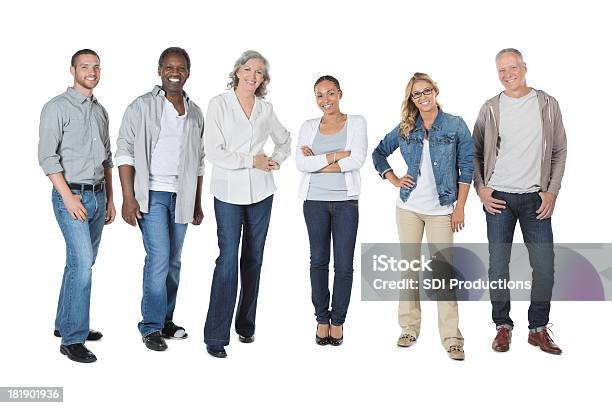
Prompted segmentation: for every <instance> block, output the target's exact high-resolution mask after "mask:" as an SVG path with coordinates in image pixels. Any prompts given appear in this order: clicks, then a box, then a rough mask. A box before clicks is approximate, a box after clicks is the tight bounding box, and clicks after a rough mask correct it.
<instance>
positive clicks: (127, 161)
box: [115, 156, 135, 167]
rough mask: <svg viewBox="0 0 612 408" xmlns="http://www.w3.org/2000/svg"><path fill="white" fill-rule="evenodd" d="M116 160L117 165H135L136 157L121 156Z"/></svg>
mask: <svg viewBox="0 0 612 408" xmlns="http://www.w3.org/2000/svg"><path fill="white" fill-rule="evenodd" d="M115 161H116V162H117V166H123V165H128V166H132V167H134V164H135V163H134V158H133V157H130V156H119V157H115Z"/></svg>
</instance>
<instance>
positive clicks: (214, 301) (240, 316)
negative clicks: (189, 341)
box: [204, 51, 291, 358]
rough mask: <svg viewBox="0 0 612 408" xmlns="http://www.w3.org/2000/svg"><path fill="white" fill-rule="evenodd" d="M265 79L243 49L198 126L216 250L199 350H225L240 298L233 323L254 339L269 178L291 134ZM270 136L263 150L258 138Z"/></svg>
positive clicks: (256, 59)
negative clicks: (268, 149)
mask: <svg viewBox="0 0 612 408" xmlns="http://www.w3.org/2000/svg"><path fill="white" fill-rule="evenodd" d="M269 82H270V74H269V65H268V61H267V60H266V59H265V58H264V57H263V56H262V55H261V54H260V53H258V52H257V51H245V52H244V53H243V54H242V55H241V56H240V58H238V60H237V61H236V63H235V64H234V69H233V70H232V72H231V74H230V82H229V83H228V89H229V90H228V91H227V92H225V93H223V94H221V95H218V96H215V97H214V98H212V99H211V101H210V103H209V105H208V111H207V114H206V121H205V127H204V135H205V142H204V146H205V151H206V157H207V158H208V160H209V161H210V162H211V163H212V164H213V170H212V175H211V181H210V190H211V193H212V194H213V196H214V208H215V218H216V220H217V238H218V241H219V257H218V258H217V260H216V265H215V272H214V275H213V281H212V287H211V290H210V302H209V305H208V315H207V317H206V324H205V325H204V342H205V343H206V350H207V351H208V353H209V354H210V355H212V356H214V357H221V358H223V357H227V353H226V352H225V346H227V345H228V344H229V336H230V326H231V323H232V314H233V311H234V307H235V304H236V295H237V292H238V250H239V248H240V247H241V245H240V244H241V238H242V247H241V253H240V281H241V282H240V299H239V301H238V308H237V310H236V319H235V329H236V332H237V333H238V339H239V340H240V341H241V342H242V343H251V342H253V341H254V339H255V338H254V333H255V312H256V308H257V294H258V291H259V274H260V271H261V264H262V260H263V250H264V245H265V242H266V235H267V233H268V225H269V223H270V213H271V210H272V198H273V194H274V191H275V190H276V186H275V185H274V178H273V177H272V171H274V170H278V169H279V168H280V164H281V163H282V162H283V161H284V160H285V159H286V158H287V157H288V156H289V155H290V153H291V138H290V137H289V132H288V131H287V129H285V128H284V127H283V125H281V123H280V122H279V120H278V118H277V117H276V114H275V113H274V110H273V109H272V104H270V103H269V102H267V101H265V100H264V99H263V98H264V97H265V95H266V92H267V89H266V86H267V85H268V83H269ZM269 137H270V138H272V141H273V142H274V145H275V147H274V152H273V153H272V155H270V156H268V155H266V153H265V152H264V150H263V149H264V145H265V143H266V141H267V140H268V138H269Z"/></svg>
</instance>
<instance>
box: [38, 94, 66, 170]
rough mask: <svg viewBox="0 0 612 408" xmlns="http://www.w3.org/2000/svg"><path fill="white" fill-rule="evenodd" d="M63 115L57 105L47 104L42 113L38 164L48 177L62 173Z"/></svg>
mask: <svg viewBox="0 0 612 408" xmlns="http://www.w3.org/2000/svg"><path fill="white" fill-rule="evenodd" d="M62 127H63V122H62V114H61V111H60V109H59V107H58V106H57V104H56V103H53V102H49V103H47V104H45V106H44V107H43V109H42V112H41V113H40V127H39V131H38V137H39V139H38V163H39V164H40V167H42V169H43V171H44V172H45V174H46V175H49V174H54V173H62V172H63V171H64V168H63V167H62V164H61V163H60V155H59V154H58V148H59V145H60V143H61V142H62Z"/></svg>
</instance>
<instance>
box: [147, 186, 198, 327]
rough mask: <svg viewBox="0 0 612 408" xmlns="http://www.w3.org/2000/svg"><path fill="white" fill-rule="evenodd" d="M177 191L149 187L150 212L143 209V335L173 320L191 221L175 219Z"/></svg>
mask: <svg viewBox="0 0 612 408" xmlns="http://www.w3.org/2000/svg"><path fill="white" fill-rule="evenodd" d="M175 208H176V194H175V193H170V192H166V191H149V212H148V213H142V218H141V219H140V220H138V226H139V227H140V230H141V231H142V242H143V243H144V247H145V251H146V253H147V255H146V257H145V264H144V268H143V278H142V301H141V303H140V309H141V312H142V321H140V323H138V330H139V331H140V334H141V335H142V336H147V335H149V334H151V333H153V332H156V331H160V330H161V329H162V328H163V327H164V323H165V322H167V321H170V320H172V316H173V314H174V307H175V306H176V293H177V291H178V286H179V280H180V274H181V251H182V249H183V242H184V241H185V234H186V233H187V224H178V223H176V222H174V219H175V218H174V217H175Z"/></svg>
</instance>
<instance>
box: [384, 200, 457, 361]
mask: <svg viewBox="0 0 612 408" xmlns="http://www.w3.org/2000/svg"><path fill="white" fill-rule="evenodd" d="M396 221H397V231H398V234H399V240H400V242H401V243H402V244H420V243H421V241H422V240H423V230H425V232H426V234H427V242H428V245H429V250H430V252H431V253H434V251H439V250H441V249H443V248H444V247H448V246H449V244H452V243H453V231H452V229H451V216H450V215H425V214H418V213H415V212H412V211H408V210H404V209H401V208H397V209H396ZM407 252H412V253H407ZM445 253H446V252H445ZM420 255H421V254H420V251H419V249H418V247H417V246H416V245H415V246H414V247H413V246H410V248H403V249H402V256H403V257H404V258H406V259H415V258H418V257H419V256H420ZM446 261H447V262H449V263H451V261H452V259H447V260H446ZM451 264H452V263H451ZM418 275H419V274H418V272H407V273H406V274H405V275H404V278H411V279H414V280H418V279H419V276H418ZM408 292H410V293H408V297H407V299H408V300H400V302H399V324H400V326H401V327H402V331H403V332H404V333H408V334H410V335H412V336H414V337H415V338H418V337H419V332H420V329H421V304H420V300H419V293H418V291H417V290H414V291H408ZM402 298H403V299H405V298H406V297H405V296H402ZM437 303H438V330H439V331H440V340H441V341H442V345H443V346H444V348H445V349H447V350H448V348H449V347H450V346H451V345H454V344H458V345H461V346H463V336H462V335H461V332H460V331H459V311H458V308H457V302H456V301H454V300H453V301H450V300H439V301H438V302H437Z"/></svg>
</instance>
